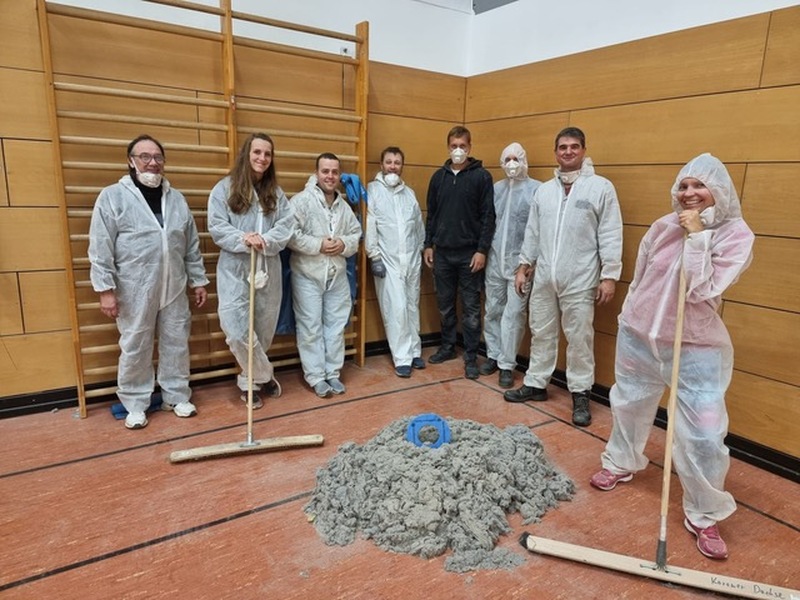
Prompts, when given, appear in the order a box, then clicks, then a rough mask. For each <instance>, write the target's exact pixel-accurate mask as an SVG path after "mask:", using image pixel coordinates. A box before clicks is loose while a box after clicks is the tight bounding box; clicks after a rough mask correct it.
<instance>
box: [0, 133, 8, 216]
mask: <svg viewBox="0 0 800 600" xmlns="http://www.w3.org/2000/svg"><path fill="white" fill-rule="evenodd" d="M5 143H6V142H5V140H3V139H0V207H1V206H8V205H9V202H8V181H7V179H6V161H5V158H4V156H3V155H4V153H5V150H4V148H5Z"/></svg>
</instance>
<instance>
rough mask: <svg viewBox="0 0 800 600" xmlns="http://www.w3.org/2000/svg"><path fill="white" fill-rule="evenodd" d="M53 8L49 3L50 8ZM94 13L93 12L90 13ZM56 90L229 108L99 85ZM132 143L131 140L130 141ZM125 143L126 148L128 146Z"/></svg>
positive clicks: (59, 83) (220, 103) (221, 102)
mask: <svg viewBox="0 0 800 600" xmlns="http://www.w3.org/2000/svg"><path fill="white" fill-rule="evenodd" d="M49 6H52V5H51V4H50V3H49V2H48V7H49ZM88 12H93V11H88ZM53 87H55V89H56V90H60V91H63V92H79V93H84V94H99V95H102V96H117V97H122V98H138V99H140V100H154V101H159V102H172V103H175V104H191V105H194V106H213V107H216V108H228V103H227V102H225V101H224V100H208V99H205V98H195V97H193V96H173V95H170V94H155V93H153V92H136V91H134V90H122V89H119V88H107V87H101V86H97V85H84V84H81V83H66V82H63V81H56V82H54V83H53ZM128 141H130V140H128ZM128 141H126V142H125V146H127V145H128Z"/></svg>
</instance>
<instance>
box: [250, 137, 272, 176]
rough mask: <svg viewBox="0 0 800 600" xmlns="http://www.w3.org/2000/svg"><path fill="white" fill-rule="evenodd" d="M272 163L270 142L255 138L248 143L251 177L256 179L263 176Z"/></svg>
mask: <svg viewBox="0 0 800 600" xmlns="http://www.w3.org/2000/svg"><path fill="white" fill-rule="evenodd" d="M271 164H272V144H270V143H269V142H268V141H267V140H262V139H259V138H255V139H254V140H253V141H252V142H251V143H250V170H251V172H252V174H253V179H254V180H256V181H258V180H260V179H261V178H262V177H264V173H266V172H267V169H269V166H270V165H271Z"/></svg>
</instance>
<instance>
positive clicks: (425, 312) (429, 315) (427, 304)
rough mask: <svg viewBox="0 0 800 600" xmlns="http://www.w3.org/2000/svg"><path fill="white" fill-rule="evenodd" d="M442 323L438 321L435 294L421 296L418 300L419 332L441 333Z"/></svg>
mask: <svg viewBox="0 0 800 600" xmlns="http://www.w3.org/2000/svg"><path fill="white" fill-rule="evenodd" d="M441 331H442V323H441V321H440V320H439V308H438V307H437V305H436V294H421V295H420V298H419V332H420V334H422V335H424V334H426V333H441Z"/></svg>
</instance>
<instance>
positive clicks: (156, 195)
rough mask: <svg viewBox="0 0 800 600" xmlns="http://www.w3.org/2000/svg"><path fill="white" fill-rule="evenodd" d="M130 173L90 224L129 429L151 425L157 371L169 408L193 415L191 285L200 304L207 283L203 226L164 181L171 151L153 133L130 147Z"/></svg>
mask: <svg viewBox="0 0 800 600" xmlns="http://www.w3.org/2000/svg"><path fill="white" fill-rule="evenodd" d="M128 169H129V173H128V175H125V176H124V177H122V179H120V180H119V181H118V182H117V183H115V184H113V185H110V186H108V187H107V188H105V189H103V190H102V191H101V192H100V195H99V196H98V197H97V201H96V202H95V205H94V210H93V211H92V220H91V225H90V228H89V261H90V263H91V269H90V277H91V281H92V287H93V288H94V291H95V292H97V293H98V294H100V310H101V312H102V313H103V314H104V315H106V316H107V317H110V318H112V319H116V322H117V329H118V330H119V336H120V337H119V346H120V351H121V352H120V358H119V366H118V369H117V386H118V387H117V396H118V397H119V399H120V401H121V402H122V405H123V406H124V407H125V410H127V412H128V415H127V417H126V418H125V427H127V428H128V429H142V428H143V427H145V426H147V417H146V416H145V412H146V411H147V409H148V408H149V406H150V399H151V396H152V393H153V389H154V383H155V379H156V376H155V374H154V371H153V346H154V339H155V336H156V334H157V335H158V375H157V379H158V384H159V386H160V387H161V397H162V401H163V404H162V408H163V409H164V410H172V411H173V412H174V413H175V414H176V415H177V416H178V417H191V416H193V415H195V414H197V409H196V408H195V406H194V404H192V403H191V402H190V398H191V394H192V392H191V390H190V388H189V333H190V329H191V309H190V308H189V300H188V298H187V294H186V287H187V284H188V286H189V287H191V288H192V289H193V295H194V303H195V306H197V307H198V308H199V307H201V306H203V304H205V301H206V297H207V294H206V289H205V286H206V285H207V284H208V279H207V278H206V273H205V269H204V267H203V259H202V256H201V255H200V242H199V237H198V235H197V227H196V225H195V222H194V218H193V217H192V213H191V211H190V210H189V206H188V204H187V203H186V199H185V198H184V197H183V194H181V193H180V192H179V191H177V190H176V189H174V188H173V187H171V186H170V184H169V181H167V180H166V179H164V177H163V170H164V148H163V146H162V145H161V144H160V143H159V142H158V141H157V140H156V139H154V138H152V137H150V136H149V135H140V136H139V137H137V138H136V139H134V140H133V141H132V142H131V143H130V144H128Z"/></svg>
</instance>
